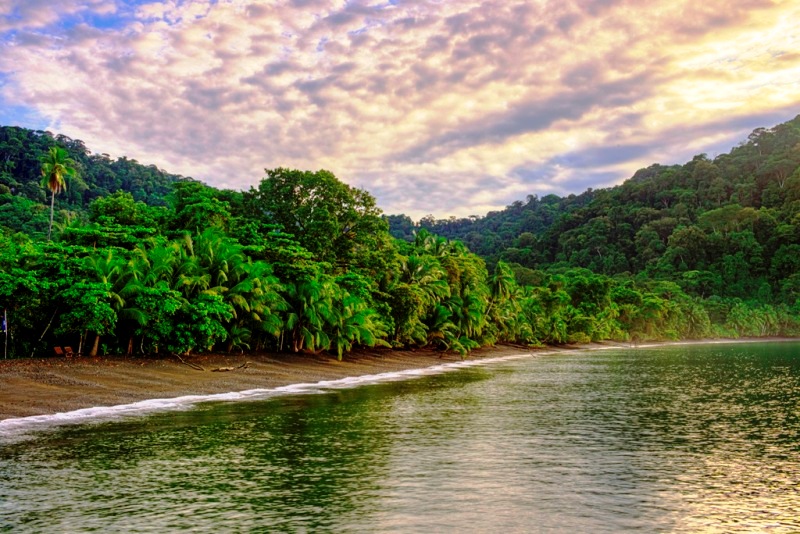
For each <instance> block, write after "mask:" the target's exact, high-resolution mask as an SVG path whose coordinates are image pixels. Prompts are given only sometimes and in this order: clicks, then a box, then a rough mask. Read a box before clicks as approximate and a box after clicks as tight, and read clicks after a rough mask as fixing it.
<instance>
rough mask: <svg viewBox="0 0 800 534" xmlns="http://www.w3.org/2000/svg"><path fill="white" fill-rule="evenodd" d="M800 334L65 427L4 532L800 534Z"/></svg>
mask: <svg viewBox="0 0 800 534" xmlns="http://www.w3.org/2000/svg"><path fill="white" fill-rule="evenodd" d="M799 415H800V344H797V343H787V344H758V345H755V344H752V345H751V344H748V345H724V346H719V345H715V346H698V347H686V346H682V347H670V348H659V349H647V350H644V349H641V350H628V351H624V350H623V351H604V352H587V353H572V354H560V355H552V356H545V357H539V358H530V359H525V360H515V361H509V362H505V363H498V364H494V365H492V366H489V367H481V368H470V369H463V370H459V371H455V372H452V373H449V374H444V375H438V376H431V377H426V378H421V379H418V380H411V381H406V382H396V383H389V384H378V385H373V386H365V387H359V388H355V389H349V390H347V389H345V390H337V391H334V392H331V393H326V394H321V395H320V394H317V395H305V396H295V397H288V398H283V399H273V400H269V401H263V402H244V403H216V404H209V405H205V406H202V407H200V408H198V409H196V410H193V411H189V412H178V413H164V414H160V415H155V416H148V417H142V418H140V419H128V420H124V421H121V422H113V423H102V424H97V425H87V426H75V427H66V428H61V429H53V430H50V431H48V432H44V433H41V434H39V435H38V436H37V437H35V438H33V439H29V440H27V441H23V442H19V443H10V444H7V445H5V446H3V447H2V448H1V449H0V530H3V527H5V528H6V529H8V530H14V531H17V530H19V531H26V532H27V531H30V532H71V531H91V530H96V531H103V532H108V531H125V532H137V531H138V532H147V531H151V532H152V531H157V532H162V531H166V530H191V531H194V532H217V531H220V530H225V531H233V532H236V531H239V532H250V531H291V532H296V531H336V532H358V531H367V532H386V531H396V532H422V531H424V532H431V531H471V532H475V531H509V532H529V531H581V532H589V531H591V532H620V531H626V530H639V531H685V532H696V531H710V532H714V531H718V532H732V531H733V532H736V531H740V532H753V531H764V530H768V531H770V532H792V531H798V530H800V493H799V492H798V487H797V485H798V481H800V436H799V435H798V433H799V432H800V425H798V416H799Z"/></svg>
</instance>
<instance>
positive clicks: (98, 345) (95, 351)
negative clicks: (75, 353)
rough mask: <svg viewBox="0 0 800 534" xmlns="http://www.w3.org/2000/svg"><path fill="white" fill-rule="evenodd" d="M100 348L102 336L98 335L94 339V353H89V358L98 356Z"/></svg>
mask: <svg viewBox="0 0 800 534" xmlns="http://www.w3.org/2000/svg"><path fill="white" fill-rule="evenodd" d="M99 347H100V334H97V335H96V336H95V338H94V345H92V351H91V352H90V353H89V356H92V357H94V356H97V349H98V348H99Z"/></svg>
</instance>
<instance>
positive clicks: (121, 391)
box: [0, 338, 797, 420]
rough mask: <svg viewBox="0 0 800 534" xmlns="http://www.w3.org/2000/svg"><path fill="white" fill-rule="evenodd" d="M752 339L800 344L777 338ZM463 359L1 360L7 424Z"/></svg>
mask: <svg viewBox="0 0 800 534" xmlns="http://www.w3.org/2000/svg"><path fill="white" fill-rule="evenodd" d="M728 341H731V340H728ZM740 341H746V340H740ZM747 341H797V340H796V339H794V340H791V339H785V338H782V339H777V338H770V339H753V340H747ZM705 342H706V343H707V342H720V341H719V340H718V341H705ZM722 342H725V341H722ZM688 343H702V342H688ZM629 346H631V345H630V344H627V343H610V342H608V343H601V344H598V343H593V344H588V345H581V346H563V347H558V348H554V347H548V348H547V349H544V350H532V349H529V348H525V347H518V346H507V345H501V346H497V347H489V348H484V349H479V350H477V351H473V352H472V353H470V355H469V359H481V358H495V357H503V356H512V355H519V354H528V353H536V352H538V353H541V354H546V353H553V352H558V351H563V350H575V349H599V348H610V347H629ZM460 359H461V358H460V357H459V356H458V355H457V354H453V353H448V354H442V353H439V352H436V351H432V350H424V349H421V350H415V351H398V350H389V349H378V350H371V351H364V352H354V353H350V354H347V355H345V358H344V361H341V362H340V361H337V360H336V358H334V357H331V356H330V355H326V354H319V355H311V354H301V355H290V354H246V355H228V354H204V355H195V356H193V357H191V358H185V360H186V361H187V362H189V363H192V364H195V365H198V366H200V367H202V368H203V369H204V370H202V371H201V370H196V369H193V368H192V367H190V366H189V365H186V364H185V363H183V362H181V361H180V360H179V359H178V358H177V357H171V358H163V359H154V358H143V357H140V358H128V357H122V356H111V357H98V358H72V359H66V358H63V357H61V358H56V357H53V358H46V359H20V360H0V420H3V419H9V418H16V417H27V416H32V415H45V414H54V413H59V412H68V411H72V410H78V409H81V408H91V407H95V406H116V405H120V404H129V403H132V402H137V401H142V400H148V399H164V398H174V397H181V396H184V395H208V394H214V393H228V392H231V391H245V390H248V389H259V388H275V387H280V386H287V385H290V384H299V383H309V382H311V383H314V382H319V381H321V380H335V379H339V378H346V377H355V376H363V375H372V374H378V373H387V372H393V371H403V370H407V369H422V368H425V367H431V366H434V365H439V364H442V363H447V362H454V361H459V360H460ZM245 362H246V363H247V367H245V368H241V369H235V370H232V371H227V372H212V371H211V369H215V368H220V367H237V366H239V365H242V364H244V363H245Z"/></svg>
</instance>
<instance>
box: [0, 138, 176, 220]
mask: <svg viewBox="0 0 800 534" xmlns="http://www.w3.org/2000/svg"><path fill="white" fill-rule="evenodd" d="M54 146H60V147H63V148H65V149H66V150H67V153H68V154H69V157H70V158H72V159H73V160H74V161H75V163H76V169H77V171H78V172H77V174H76V176H75V177H74V178H71V179H70V181H69V184H68V186H67V188H66V190H65V191H64V192H63V193H61V194H59V195H57V196H56V198H55V207H56V210H57V211H58V212H59V215H60V216H59V219H58V220H61V219H66V218H68V217H67V214H68V213H69V212H81V211H83V210H85V209H86V208H87V207H88V205H89V203H90V202H91V201H92V200H94V199H96V198H100V197H105V196H108V195H109V194H111V193H113V192H116V191H125V192H128V193H131V195H132V196H133V198H134V200H136V201H140V202H143V203H145V204H148V205H151V206H164V205H166V195H167V194H168V193H169V192H170V190H171V185H172V184H173V183H174V182H175V181H177V180H180V179H181V178H182V177H181V176H177V175H174V174H169V173H167V172H165V171H162V170H160V169H158V168H157V167H156V166H155V165H142V164H140V163H138V162H137V161H136V160H132V159H128V158H125V157H122V158H119V159H116V160H112V159H111V158H110V157H109V156H108V155H107V154H91V153H90V151H89V150H88V149H87V148H86V146H85V145H84V144H83V141H80V140H74V139H70V138H69V137H67V136H64V135H53V134H52V133H50V132H44V131H40V130H28V129H26V128H19V127H16V126H0V226H5V227H7V228H11V229H14V230H19V231H23V232H25V233H27V234H29V235H39V234H47V226H48V216H49V209H48V206H47V204H48V200H49V198H47V195H46V193H47V190H46V189H45V188H43V187H42V186H41V185H40V184H41V181H42V172H41V171H42V163H41V159H42V157H43V156H44V155H45V154H46V153H47V151H48V150H49V149H50V148H51V147H54Z"/></svg>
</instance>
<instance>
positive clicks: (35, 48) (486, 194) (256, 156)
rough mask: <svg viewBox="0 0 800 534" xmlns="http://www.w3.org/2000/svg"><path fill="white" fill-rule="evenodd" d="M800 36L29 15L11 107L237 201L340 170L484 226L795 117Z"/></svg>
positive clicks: (207, 11)
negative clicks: (261, 188)
mask: <svg viewBox="0 0 800 534" xmlns="http://www.w3.org/2000/svg"><path fill="white" fill-rule="evenodd" d="M45 4H46V6H45ZM797 20H800V6H799V5H798V4H797V3H796V2H791V1H783V2H782V1H766V0H763V1H762V0H733V1H731V2H728V3H726V5H725V6H724V8H722V7H720V6H714V5H711V4H709V3H704V4H703V3H698V2H692V1H690V0H684V1H671V2H666V1H664V2H659V3H653V2H648V3H646V5H645V4H644V3H642V2H633V1H626V0H619V1H613V0H606V1H600V0H595V1H588V0H587V1H577V0H576V1H572V2H545V1H541V2H535V1H525V2H509V1H503V0H485V1H481V2H478V1H453V2H432V1H431V2H410V1H409V2H406V1H402V0H395V1H387V2H381V1H378V2H371V1H349V2H343V1H326V0H294V1H289V0H282V1H271V2H258V1H248V0H227V1H226V0H218V1H214V2H209V1H200V0H184V1H180V0H173V1H154V2H136V3H131V2H121V1H116V2H115V1H114V0H94V1H77V0H75V1H67V0H65V1H62V2H58V3H57V4H56V5H55V6H54V5H53V3H51V2H43V1H39V0H24V1H23V0H12V1H11V2H10V3H9V2H7V3H6V4H5V5H4V6H3V7H0V47H2V48H0V73H2V78H0V104H2V105H3V106H4V107H6V108H7V109H19V110H28V111H26V112H25V113H23V112H22V111H20V113H19V117H20V118H19V123H20V125H22V126H27V125H28V124H26V123H25V120H26V117H30V116H35V117H37V118H39V119H40V120H41V119H42V118H43V119H44V120H45V121H46V122H47V123H48V124H49V127H50V128H51V129H52V130H53V131H58V132H60V133H64V134H66V135H69V136H71V137H74V138H79V139H82V140H84V141H85V142H86V144H87V146H89V147H90V148H91V149H93V150H96V151H98V152H106V153H110V154H112V155H126V156H128V157H133V158H136V159H138V160H139V161H141V162H143V163H155V164H157V165H159V166H161V167H163V168H165V169H167V170H169V171H171V172H176V173H180V174H184V175H190V176H193V177H195V178H197V179H200V180H203V181H205V182H207V183H209V184H211V185H215V186H218V187H227V188H235V189H247V188H249V187H250V186H252V185H255V184H256V183H257V182H258V180H260V179H261V177H262V176H263V169H264V168H271V167H277V166H283V167H297V168H302V169H319V168H326V169H329V170H331V171H333V172H334V173H335V174H336V175H337V176H338V177H339V178H340V179H342V180H344V181H346V182H348V183H350V184H352V185H355V186H358V187H363V188H366V189H367V190H369V191H370V192H372V193H373V194H374V195H375V196H376V197H377V199H378V203H379V205H380V206H381V207H382V208H383V209H384V210H385V211H386V212H389V213H400V212H405V213H407V214H409V215H411V216H412V217H415V218H419V217H421V216H423V215H425V214H428V213H433V214H435V215H436V216H438V217H445V216H449V215H459V216H466V215H471V214H478V215H480V214H483V213H485V212H487V211H489V210H493V209H499V208H502V207H503V206H505V205H507V204H509V203H510V202H512V201H514V200H518V199H524V198H525V197H526V196H527V195H529V194H537V195H540V196H543V195H546V194H549V193H556V194H561V195H563V194H569V193H580V192H582V191H583V190H585V189H586V188H587V187H594V188H597V187H605V186H609V185H613V184H616V183H620V182H621V181H623V180H624V179H626V178H628V177H630V176H631V175H632V174H633V173H634V172H635V171H636V170H637V169H638V168H640V167H644V166H647V165H649V164H651V163H654V162H661V163H681V162H683V161H685V160H687V159H689V158H691V156H692V155H694V154H697V153H701V152H714V151H717V150H720V149H721V147H724V146H725V145H724V143H728V145H727V146H728V148H730V146H733V145H735V144H736V143H737V142H738V141H740V140H742V139H743V138H744V137H746V135H747V133H748V131H749V130H751V129H753V128H755V127H758V126H770V125H772V124H775V123H777V122H781V121H784V120H788V119H790V118H792V117H793V116H794V115H796V114H797V113H798V112H800V106H799V105H798V104H800V54H798V52H797V51H798V50H800V30H798V29H797V25H796V23H795V22H796V21H797ZM7 116H8V112H6V113H5V114H4V117H7ZM765 120H769V122H764V121H765ZM36 126H37V127H38V124H37V125H36Z"/></svg>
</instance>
